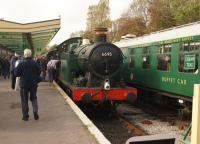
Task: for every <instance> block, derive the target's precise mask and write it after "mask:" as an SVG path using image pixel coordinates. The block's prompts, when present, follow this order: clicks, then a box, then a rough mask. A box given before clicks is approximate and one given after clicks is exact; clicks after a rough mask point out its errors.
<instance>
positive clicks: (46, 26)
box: [0, 19, 60, 55]
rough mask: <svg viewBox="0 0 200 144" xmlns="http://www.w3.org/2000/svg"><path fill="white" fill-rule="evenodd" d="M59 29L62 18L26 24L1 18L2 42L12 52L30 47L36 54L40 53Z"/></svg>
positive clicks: (20, 51)
mask: <svg viewBox="0 0 200 144" xmlns="http://www.w3.org/2000/svg"><path fill="white" fill-rule="evenodd" d="M59 29H60V19H53V20H48V21H41V22H34V23H25V24H22V23H16V22H11V21H7V20H2V19H1V20H0V44H1V45H3V46H4V47H5V48H7V49H9V50H11V51H12V52H19V53H22V52H23V50H24V49H25V48H30V49H32V50H33V52H34V55H40V54H41V53H42V52H43V51H44V50H45V49H46V48H47V45H48V43H49V42H50V41H51V40H52V38H53V37H54V36H55V34H56V33H57V32H58V30H59Z"/></svg>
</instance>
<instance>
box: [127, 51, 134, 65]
mask: <svg viewBox="0 0 200 144" xmlns="http://www.w3.org/2000/svg"><path fill="white" fill-rule="evenodd" d="M128 67H129V68H134V67H135V49H130V56H129V62H128Z"/></svg>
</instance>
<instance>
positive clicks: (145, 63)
mask: <svg viewBox="0 0 200 144" xmlns="http://www.w3.org/2000/svg"><path fill="white" fill-rule="evenodd" d="M142 68H143V69H149V68H150V49H149V48H148V47H145V48H143V49H142Z"/></svg>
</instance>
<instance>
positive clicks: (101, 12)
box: [86, 0, 111, 31]
mask: <svg viewBox="0 0 200 144" xmlns="http://www.w3.org/2000/svg"><path fill="white" fill-rule="evenodd" d="M109 15H110V9H109V1H108V0H100V1H99V3H98V5H92V6H89V8H88V14H87V28H86V31H92V30H93V29H94V28H97V27H106V28H110V27H111V20H110V16H109Z"/></svg>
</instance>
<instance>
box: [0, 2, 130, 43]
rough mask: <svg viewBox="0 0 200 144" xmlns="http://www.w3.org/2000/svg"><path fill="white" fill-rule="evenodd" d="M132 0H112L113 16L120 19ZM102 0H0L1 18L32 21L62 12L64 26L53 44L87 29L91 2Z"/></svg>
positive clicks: (25, 21)
mask: <svg viewBox="0 0 200 144" xmlns="http://www.w3.org/2000/svg"><path fill="white" fill-rule="evenodd" d="M131 1H132V0H110V16H111V19H112V20H114V19H117V18H119V17H120V15H121V14H122V13H123V12H124V11H125V10H126V9H127V8H128V5H129V4H130V3H131ZM98 2H99V0H0V18H3V19H4V20H9V21H14V22H20V23H29V22H35V21H44V20H49V19H56V18H59V15H60V16H61V29H60V31H59V32H58V33H57V35H56V36H55V37H54V39H53V40H52V41H51V43H50V45H53V44H59V43H61V42H62V41H64V40H66V39H67V38H69V35H70V33H72V32H75V31H79V30H85V28H86V18H87V10H88V7H89V5H93V4H97V3H98Z"/></svg>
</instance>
